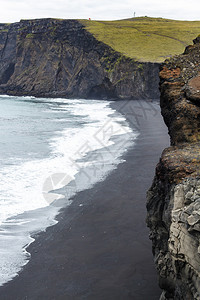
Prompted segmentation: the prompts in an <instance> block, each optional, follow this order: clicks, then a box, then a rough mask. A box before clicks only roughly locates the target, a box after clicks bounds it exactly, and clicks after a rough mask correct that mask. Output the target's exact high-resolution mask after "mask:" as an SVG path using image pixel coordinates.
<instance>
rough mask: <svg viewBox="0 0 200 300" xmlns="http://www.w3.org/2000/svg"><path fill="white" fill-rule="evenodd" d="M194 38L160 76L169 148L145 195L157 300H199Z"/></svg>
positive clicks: (199, 56)
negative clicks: (161, 290)
mask: <svg viewBox="0 0 200 300" xmlns="http://www.w3.org/2000/svg"><path fill="white" fill-rule="evenodd" d="M199 42H200V38H197V39H196V40H194V45H192V46H189V47H187V48H186V50H185V52H184V54H182V55H179V56H176V57H174V58H172V59H170V60H166V61H165V63H164V64H162V66H161V70H160V92H161V97H160V99H161V101H160V104H161V112H162V115H163V118H164V121H165V123H166V125H167V127H168V129H169V134H170V138H171V146H170V147H169V148H167V149H165V150H164V151H163V153H162V156H161V159H160V162H159V163H158V165H157V167H156V175H155V178H154V181H153V184H152V187H151V188H150V190H149V191H148V193H147V199H148V200H147V210H148V215H147V224H148V226H149V228H150V238H151V240H152V245H153V254H154V259H155V264H156V268H157V270H158V274H159V284H160V287H161V288H162V289H163V293H162V295H161V299H162V300H164V299H180V300H184V299H185V300H193V299H200V43H199Z"/></svg>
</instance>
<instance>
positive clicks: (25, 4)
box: [0, 0, 200, 23]
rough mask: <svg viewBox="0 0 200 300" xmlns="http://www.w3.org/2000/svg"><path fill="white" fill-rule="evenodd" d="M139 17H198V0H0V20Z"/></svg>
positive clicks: (196, 18)
mask: <svg viewBox="0 0 200 300" xmlns="http://www.w3.org/2000/svg"><path fill="white" fill-rule="evenodd" d="M134 12H135V13H136V17H139V16H149V17H150V16H151V17H163V18H169V19H176V20H200V2H199V0H167V1H163V0H138V1H136V0H0V17H1V19H0V23H3V22H16V21H19V20H20V19H34V18H48V17H52V18H63V19H88V18H91V19H93V20H119V19H126V18H131V17H133V16H134Z"/></svg>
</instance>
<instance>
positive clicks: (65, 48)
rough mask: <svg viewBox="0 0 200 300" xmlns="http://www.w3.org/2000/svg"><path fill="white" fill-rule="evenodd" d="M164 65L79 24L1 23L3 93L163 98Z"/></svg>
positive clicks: (0, 85)
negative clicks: (123, 50)
mask: <svg viewBox="0 0 200 300" xmlns="http://www.w3.org/2000/svg"><path fill="white" fill-rule="evenodd" d="M158 73H159V65H158V64H155V63H141V62H137V61H135V60H133V59H131V58H128V57H125V56H123V55H121V54H120V53H118V52H116V51H114V50H113V49H112V48H111V47H109V46H108V45H105V44H104V43H102V42H99V41H98V40H97V39H95V37H94V36H93V35H92V34H91V33H89V32H88V31H87V30H86V29H85V28H84V26H83V24H81V22H79V21H77V20H58V19H38V20H22V21H20V22H19V23H14V24H0V93H1V94H2V93H7V94H10V95H33V96H42V97H48V96H51V97H67V98H75V97H77V98H94V99H96V98H97V99H144V98H158V97H159V90H158V83H159V77H158Z"/></svg>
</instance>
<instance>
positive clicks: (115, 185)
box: [0, 101, 169, 300]
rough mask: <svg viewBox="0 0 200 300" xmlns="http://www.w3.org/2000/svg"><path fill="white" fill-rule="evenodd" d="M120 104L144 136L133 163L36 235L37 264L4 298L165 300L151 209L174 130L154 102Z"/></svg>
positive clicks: (129, 158) (130, 157) (4, 290)
mask: <svg viewBox="0 0 200 300" xmlns="http://www.w3.org/2000/svg"><path fill="white" fill-rule="evenodd" d="M141 105H142V106H141ZM112 106H113V107H114V108H115V109H117V110H119V111H120V112H122V113H123V114H124V115H125V116H126V117H127V120H128V122H129V124H130V126H133V127H137V129H138V130H139V131H140V135H139V137H138V138H137V139H136V141H135V144H134V145H133V147H131V148H130V149H129V150H128V152H127V153H126V154H125V155H124V159H125V160H126V161H125V162H123V163H121V164H119V165H118V167H117V169H116V170H113V171H112V172H111V173H110V174H109V175H108V176H107V178H106V179H105V180H104V181H102V182H99V183H97V184H95V185H94V187H93V188H91V189H88V190H85V191H82V192H79V193H78V194H76V195H75V197H74V198H73V202H72V204H71V205H70V206H68V207H66V208H65V209H64V210H62V212H61V213H60V215H59V216H58V220H59V222H58V224H56V225H55V226H53V227H50V228H48V229H47V230H46V232H43V233H40V234H39V235H38V236H37V237H36V240H35V242H34V243H33V244H31V245H30V246H29V248H28V251H29V252H30V253H31V260H30V262H29V263H28V264H27V265H26V266H25V267H24V269H23V270H22V271H21V272H20V274H19V276H18V277H16V278H15V279H14V280H12V281H11V282H9V283H7V284H5V285H4V286H3V287H0V299H2V300H25V299H27V300H33V299H34V300H36V299H37V300H39V299H42V300H53V299H54V300H61V299H63V300H64V299H66V300H68V299H69V300H71V299H91V300H100V299H102V300H117V299H120V300H126V299H134V300H156V299H159V296H160V289H159V287H158V281H157V274H156V271H155V269H154V263H153V256H152V253H151V242H150V241H149V238H148V229H147V227H146V224H145V218H146V207H145V205H146V191H147V189H148V188H149V187H150V185H151V183H152V180H153V176H154V172H155V166H156V164H157V162H158V160H159V157H160V155H161V152H162V150H163V149H164V148H165V147H167V146H168V145H169V137H168V134H167V128H166V126H165V125H164V123H163V120H162V117H161V115H160V113H159V106H158V105H153V104H152V103H151V102H149V103H148V102H145V101H142V102H140V104H139V101H130V102H129V103H126V105H125V103H123V102H122V101H117V102H115V103H114V102H113V104H112ZM155 107H156V108H155ZM80 204H83V206H80Z"/></svg>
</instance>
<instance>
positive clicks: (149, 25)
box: [80, 17, 200, 62]
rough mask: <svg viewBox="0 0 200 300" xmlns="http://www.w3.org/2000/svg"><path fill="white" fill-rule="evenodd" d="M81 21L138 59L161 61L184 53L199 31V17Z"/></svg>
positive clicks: (97, 35) (125, 53) (98, 34)
mask: <svg viewBox="0 0 200 300" xmlns="http://www.w3.org/2000/svg"><path fill="white" fill-rule="evenodd" d="M80 21H81V22H82V24H83V25H84V26H85V27H86V29H87V30H88V31H89V32H91V33H92V34H93V35H94V36H95V37H96V38H97V39H98V40H99V41H102V42H104V43H105V44H107V45H109V46H111V47H112V48H113V49H114V50H116V51H119V52H121V53H123V54H124V55H126V56H128V57H131V58H135V59H136V60H139V61H149V62H162V61H164V60H165V59H166V58H167V57H171V56H173V55H175V54H180V53H182V52H183V51H184V49H185V47H186V46H187V45H189V44H192V40H193V39H194V38H196V37H197V35H199V34H200V21H176V20H169V19H162V18H149V17H140V18H132V19H127V20H119V21H89V20H80Z"/></svg>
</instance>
